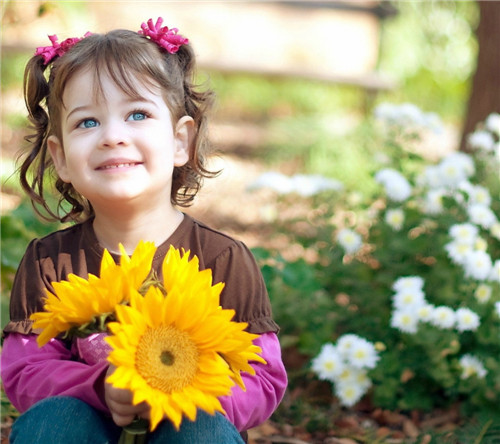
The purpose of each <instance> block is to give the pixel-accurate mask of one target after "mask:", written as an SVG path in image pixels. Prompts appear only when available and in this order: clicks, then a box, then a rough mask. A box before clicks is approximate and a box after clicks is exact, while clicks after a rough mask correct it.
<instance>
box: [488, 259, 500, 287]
mask: <svg viewBox="0 0 500 444" xmlns="http://www.w3.org/2000/svg"><path fill="white" fill-rule="evenodd" d="M488 279H489V280H490V281H493V282H499V283H500V259H497V260H496V261H495V262H494V263H493V266H492V267H491V273H490V276H489V278H488Z"/></svg>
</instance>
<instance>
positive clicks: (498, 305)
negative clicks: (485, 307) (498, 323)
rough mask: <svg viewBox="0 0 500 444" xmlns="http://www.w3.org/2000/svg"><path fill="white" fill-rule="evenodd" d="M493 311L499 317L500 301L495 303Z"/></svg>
mask: <svg viewBox="0 0 500 444" xmlns="http://www.w3.org/2000/svg"><path fill="white" fill-rule="evenodd" d="M495 311H496V312H497V315H498V316H499V317H500V301H498V302H495Z"/></svg>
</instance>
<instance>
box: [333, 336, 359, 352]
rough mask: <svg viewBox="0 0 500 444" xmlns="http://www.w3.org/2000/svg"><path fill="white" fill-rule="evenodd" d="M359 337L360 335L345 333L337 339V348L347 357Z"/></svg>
mask: <svg viewBox="0 0 500 444" xmlns="http://www.w3.org/2000/svg"><path fill="white" fill-rule="evenodd" d="M359 339H361V337H360V336H358V335H355V334H353V333H346V334H345V335H342V336H340V337H339V338H338V339H337V350H338V351H339V353H340V354H341V356H343V357H344V358H347V357H348V356H349V354H350V352H351V349H352V347H353V346H354V344H355V343H356V342H358V341H359Z"/></svg>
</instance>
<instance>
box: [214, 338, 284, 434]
mask: <svg viewBox="0 0 500 444" xmlns="http://www.w3.org/2000/svg"><path fill="white" fill-rule="evenodd" d="M254 344H255V345H258V346H259V347H261V348H262V354H261V356H262V357H263V358H264V359H265V360H266V362H267V364H260V363H252V367H253V368H254V369H255V373H256V374H255V375H249V374H246V373H243V374H242V377H243V382H244V383H245V388H246V391H243V390H242V389H241V388H240V387H238V386H235V387H234V388H233V391H232V394H231V395H230V396H224V397H222V398H220V402H221V404H222V407H223V408H224V410H225V411H226V416H227V418H228V419H229V420H230V421H231V422H232V423H233V424H234V425H235V426H236V428H237V429H238V430H240V431H241V430H247V429H250V428H252V427H256V426H257V425H259V424H262V423H263V422H264V421H265V420H266V419H268V418H269V417H270V416H271V414H272V413H273V412H274V410H275V409H276V407H277V406H278V404H279V403H280V402H281V400H282V398H283V395H284V393H285V389H286V386H287V375H286V371H285V367H284V365H283V362H282V360H281V349H280V344H279V341H278V337H277V336H276V334H274V333H264V334H262V335H260V336H259V337H258V338H257V339H256V340H255V341H254Z"/></svg>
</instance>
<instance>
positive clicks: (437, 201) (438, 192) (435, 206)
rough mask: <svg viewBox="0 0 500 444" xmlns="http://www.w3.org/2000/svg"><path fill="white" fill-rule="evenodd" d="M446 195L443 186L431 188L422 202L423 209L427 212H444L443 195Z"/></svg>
mask: <svg viewBox="0 0 500 444" xmlns="http://www.w3.org/2000/svg"><path fill="white" fill-rule="evenodd" d="M445 195H446V193H445V191H444V190H442V189H441V188H437V189H435V190H429V191H428V192H427V193H426V194H425V198H424V202H423V204H422V207H423V208H422V210H423V211H424V212H425V213H426V214H440V213H442V211H443V209H444V206H443V197H444V196H445Z"/></svg>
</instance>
